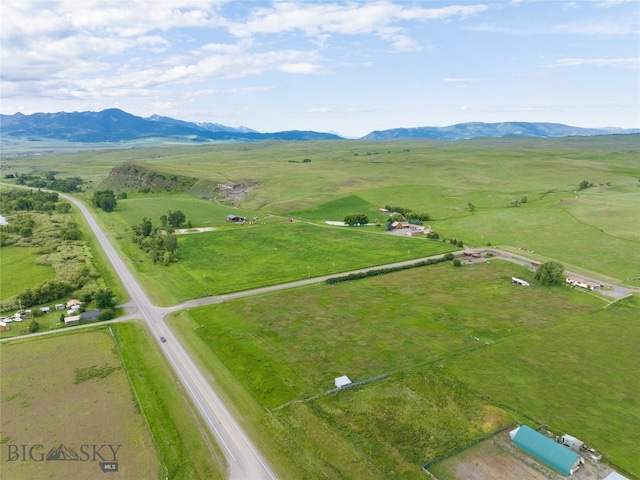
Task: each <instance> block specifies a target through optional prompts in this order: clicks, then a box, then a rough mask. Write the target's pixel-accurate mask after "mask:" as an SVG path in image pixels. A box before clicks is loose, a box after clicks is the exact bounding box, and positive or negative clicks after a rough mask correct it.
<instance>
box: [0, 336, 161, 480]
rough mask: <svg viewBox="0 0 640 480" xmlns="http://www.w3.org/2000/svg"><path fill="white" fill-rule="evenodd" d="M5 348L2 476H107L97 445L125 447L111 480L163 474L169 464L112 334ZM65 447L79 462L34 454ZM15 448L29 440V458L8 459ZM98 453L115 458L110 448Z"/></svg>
mask: <svg viewBox="0 0 640 480" xmlns="http://www.w3.org/2000/svg"><path fill="white" fill-rule="evenodd" d="M0 349H1V350H0V355H1V357H2V362H1V365H0V369H1V372H2V376H1V379H0V385H1V387H2V388H1V395H2V399H1V400H2V428H1V434H0V435H1V437H2V442H1V443H2V459H1V460H0V461H1V462H2V463H1V464H0V471H1V472H2V478H7V479H16V480H17V479H24V480H36V479H45V478H47V479H48V478H65V479H78V480H79V479H87V478H101V477H102V476H103V475H104V474H103V473H102V470H101V468H100V465H99V462H101V461H103V460H102V459H101V458H100V457H98V456H94V455H93V451H94V450H93V447H92V446H93V445H98V448H99V446H100V445H112V446H113V448H118V445H120V447H119V449H118V450H117V454H116V458H117V462H118V471H117V472H111V473H109V474H108V476H109V478H113V479H125V480H129V479H132V478H145V479H155V478H159V477H160V475H161V473H162V470H163V469H162V468H161V465H160V462H159V460H158V457H157V453H156V449H155V447H154V445H153V441H152V439H151V435H150V433H149V430H148V427H147V426H146V424H145V421H144V418H143V417H142V416H141V415H140V413H139V411H138V410H137V407H136V404H135V401H134V400H133V397H132V394H131V390H130V388H129V384H128V382H127V378H126V376H125V372H124V370H123V368H122V363H121V361H120V358H119V356H118V355H117V353H116V352H115V350H114V342H113V339H112V338H111V337H110V336H109V335H108V333H107V332H106V331H102V332H82V333H75V334H73V335H57V336H54V337H50V336H49V337H47V338H45V337H42V338H34V339H30V340H28V341H20V342H14V343H10V344H3V345H2V346H1V347H0ZM60 444H64V446H65V447H67V448H69V449H73V450H74V451H75V452H76V453H77V454H78V455H79V456H80V461H34V460H31V458H30V457H29V451H30V448H31V446H32V445H42V447H41V448H40V447H37V448H36V449H35V450H33V453H34V458H35V459H38V458H42V455H47V453H49V451H50V450H51V449H53V448H57V447H58V446H59V445H60ZM10 445H18V446H20V447H18V448H19V449H18V452H19V453H20V454H21V453H22V447H21V445H27V447H26V449H27V450H26V451H27V455H28V458H27V461H22V457H20V460H19V461H18V460H16V461H9V453H8V452H9V450H8V449H9V448H10ZM82 445H89V447H82ZM83 451H84V452H89V453H90V455H89V456H87V457H85V456H84V455H83V454H82V453H83ZM98 452H99V454H100V455H101V456H102V457H103V458H104V459H105V460H107V461H112V460H113V454H112V451H111V450H110V449H109V447H104V448H102V449H101V450H98ZM83 459H84V460H86V461H83ZM94 460H95V461H94Z"/></svg>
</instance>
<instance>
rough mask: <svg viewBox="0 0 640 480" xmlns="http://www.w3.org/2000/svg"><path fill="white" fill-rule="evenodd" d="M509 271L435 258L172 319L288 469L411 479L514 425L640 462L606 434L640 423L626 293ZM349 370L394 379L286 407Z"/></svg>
mask: <svg viewBox="0 0 640 480" xmlns="http://www.w3.org/2000/svg"><path fill="white" fill-rule="evenodd" d="M512 275H518V276H524V277H527V278H531V277H532V274H531V272H529V271H528V270H527V269H525V268H523V267H517V266H514V265H511V264H508V263H505V262H500V261H492V262H491V263H490V264H486V263H485V264H477V265H471V266H465V267H463V268H462V269H455V268H453V267H451V266H450V265H437V266H430V267H424V268H419V269H414V270H409V271H404V272H399V273H394V274H389V275H384V276H381V277H375V278H372V279H367V280H360V281H355V282H348V283H346V284H338V285H333V286H326V285H316V286H311V287H304V288H298V289H295V290H292V291H287V292H282V293H277V294H269V295H261V296H259V297H255V298H252V299H243V300H236V301H232V302H227V303H223V304H219V305H212V306H209V307H203V308H198V309H190V310H189V311H188V312H183V313H181V314H179V315H177V316H176V317H174V319H173V320H172V323H173V325H174V327H175V330H176V331H177V332H178V334H180V335H183V336H184V338H185V340H186V342H187V344H188V345H189V346H190V348H191V349H192V350H193V351H194V353H195V354H196V356H197V358H198V359H199V361H200V362H201V363H202V364H203V365H205V366H206V367H207V368H210V369H211V370H212V373H213V376H214V377H215V378H216V383H217V384H218V385H219V386H221V387H222V388H224V389H225V395H226V396H227V397H228V398H229V399H230V401H231V403H233V404H234V405H236V408H238V409H239V411H240V412H241V414H242V415H243V417H244V418H245V419H246V420H247V422H249V424H250V425H251V427H252V429H253V430H254V432H256V435H258V436H262V441H263V442H265V445H264V447H263V448H264V449H266V451H268V452H271V453H270V455H272V456H273V457H272V463H273V464H276V465H281V466H282V468H285V466H288V467H287V468H288V470H286V471H288V472H289V474H290V475H291V474H292V473H291V472H296V473H298V472H307V471H311V470H306V469H307V468H310V469H317V470H314V471H320V472H324V473H323V475H325V476H326V477H327V478H343V477H344V478H414V473H415V478H418V477H419V476H420V475H421V473H419V466H420V465H422V463H421V462H425V461H428V460H431V459H433V458H435V457H436V456H438V455H441V454H443V453H446V452H447V451H448V450H451V449H453V448H456V447H458V446H460V445H462V444H464V443H466V442H468V441H470V440H471V439H473V438H477V437H479V436H481V435H483V434H484V433H487V432H489V431H492V430H494V429H496V428H498V427H499V426H502V425H505V424H507V423H509V422H511V421H513V419H519V420H520V421H522V420H526V421H528V422H539V423H547V424H548V425H550V427H551V428H554V429H558V430H563V429H567V431H569V432H570V433H571V434H573V435H575V436H578V437H579V438H583V437H584V438H583V440H585V441H588V443H589V444H591V445H594V446H596V448H600V449H601V450H602V451H603V452H605V454H606V455H607V458H608V459H610V460H611V461H614V462H616V463H617V464H619V465H620V466H622V467H623V468H626V469H627V470H629V471H631V472H633V471H635V469H636V468H637V466H636V463H635V462H636V460H635V458H634V455H633V452H634V448H633V445H635V444H636V443H637V439H636V438H635V437H634V436H633V435H631V436H630V437H629V441H625V442H616V438H617V435H626V434H625V433H624V432H625V428H626V426H628V425H629V422H632V423H634V424H635V423H636V422H637V421H638V419H639V418H640V415H639V414H638V403H637V399H636V398H635V397H634V396H633V394H632V392H633V391H635V390H637V388H638V386H639V385H638V382H637V378H636V376H635V371H636V370H637V368H636V367H637V366H638V365H637V360H636V359H635V358H632V357H633V356H632V355H629V353H628V352H630V351H633V350H632V346H631V345H630V344H629V343H630V342H633V338H635V337H634V335H635V334H634V333H633V330H632V333H631V334H630V335H629V336H628V337H625V338H622V336H620V335H619V333H618V332H619V331H620V329H621V325H626V324H628V323H629V322H631V317H633V315H637V308H636V306H635V303H634V302H635V300H633V301H631V302H629V301H627V300H624V301H621V302H619V303H618V304H614V305H612V306H610V307H606V305H607V302H606V301H604V300H602V299H600V298H598V297H595V296H592V295H588V294H586V293H585V292H582V291H578V290H574V289H570V288H567V287H563V286H561V287H555V288H548V287H541V286H535V285H534V286H533V287H530V288H521V287H517V286H514V285H512V284H511V283H510V278H511V276H512ZM620 313H622V314H621V315H619V314H620ZM636 323H637V322H636ZM604 325H606V327H605V326H604ZM625 328H626V327H625ZM633 328H635V326H634V327H633ZM594 329H597V332H598V333H596V332H595V330H594ZM547 340H548V341H547ZM596 346H597V348H596ZM503 350H504V353H502V354H497V353H493V352H503ZM520 351H522V355H520V353H519V352H520ZM516 352H518V353H516ZM511 355H513V356H514V357H517V358H518V360H517V361H515V360H514V359H511ZM612 359H613V361H612ZM542 365H546V368H541V366H542ZM598 366H602V368H600V369H598ZM508 372H512V373H508ZM443 373H444V374H446V375H445V376H443ZM480 373H482V374H480ZM345 374H346V375H348V376H349V378H351V380H352V381H358V380H363V379H367V378H371V377H374V376H377V375H382V374H390V376H389V377H387V378H385V379H384V380H378V381H375V382H373V383H369V384H366V385H363V386H361V387H357V388H356V389H353V390H347V391H344V392H341V393H340V394H338V395H333V396H328V397H322V396H321V397H318V398H315V399H314V400H308V401H305V402H303V403H295V402H297V401H300V400H305V399H311V398H314V397H315V396H317V395H322V394H323V393H324V392H325V391H327V390H329V389H331V388H333V379H334V378H335V377H337V376H340V375H345ZM458 382H461V383H458ZM483 382H486V384H485V383H483ZM435 385H440V386H441V387H439V388H441V394H438V391H440V390H439V389H435V390H434V386H435ZM523 389H524V390H525V391H524V392H522V391H521V390H523ZM497 391H499V392H500V394H497V393H496V392H497ZM604 392H611V399H610V400H608V398H609V396H606V397H605V396H604V395H605V394H604ZM614 392H615V393H614ZM438 395H440V396H438ZM434 396H435V397H434ZM603 397H604V398H603ZM616 400H618V401H619V403H616ZM292 401H293V402H294V403H292V404H289V405H288V406H287V405H286V404H287V402H292ZM261 407H262V413H260V412H261ZM278 407H280V408H278ZM264 408H268V409H272V413H271V414H269V415H266V416H265V414H264ZM274 409H275V410H274ZM552 412H553V413H552ZM625 425H626V426H625ZM616 432H617V433H616ZM403 435H405V436H404V437H403ZM631 437H633V438H631ZM267 438H268V439H269V440H268V441H267V440H265V439H267ZM614 443H615V445H614ZM305 465H307V467H305ZM413 468H417V469H418V470H417V471H415V472H414V470H412V469H413ZM285 477H286V475H285Z"/></svg>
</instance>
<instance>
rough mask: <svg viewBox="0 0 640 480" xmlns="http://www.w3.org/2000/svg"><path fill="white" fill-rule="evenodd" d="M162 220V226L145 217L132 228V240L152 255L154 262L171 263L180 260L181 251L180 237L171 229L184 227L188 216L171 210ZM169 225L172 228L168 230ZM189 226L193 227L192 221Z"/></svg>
mask: <svg viewBox="0 0 640 480" xmlns="http://www.w3.org/2000/svg"><path fill="white" fill-rule="evenodd" d="M160 221H161V222H162V226H158V225H156V226H154V225H153V223H152V222H151V219H149V218H147V217H144V218H143V219H142V223H140V224H139V225H135V226H134V227H133V228H132V231H133V238H132V240H133V241H134V242H135V243H137V244H138V245H140V248H142V249H143V250H144V251H145V252H147V253H148V254H149V255H150V256H151V261H152V262H153V263H157V262H162V263H163V264H164V265H169V264H170V263H171V262H177V261H178V257H179V253H180V252H179V249H178V238H177V237H176V236H175V235H174V234H173V233H172V231H170V230H171V229H175V228H180V227H182V226H183V225H184V223H185V222H186V217H185V215H184V213H182V212H181V211H180V210H177V211H175V212H174V211H171V210H169V213H168V214H167V215H162V217H160ZM169 226H170V227H171V229H168V230H167V227H169ZM188 226H189V228H190V227H191V221H189V222H188Z"/></svg>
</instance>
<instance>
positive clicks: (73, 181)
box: [4, 172, 84, 193]
mask: <svg viewBox="0 0 640 480" xmlns="http://www.w3.org/2000/svg"><path fill="white" fill-rule="evenodd" d="M4 178H7V179H13V178H15V179H16V184H18V185H26V186H28V187H33V188H48V189H50V190H57V191H59V192H65V193H73V192H81V191H82V185H83V184H84V180H82V179H81V178H80V177H70V178H56V176H55V172H46V173H45V174H44V177H42V176H40V175H33V174H28V173H23V174H22V175H20V174H18V173H15V174H13V173H9V174H7V175H5V176H4Z"/></svg>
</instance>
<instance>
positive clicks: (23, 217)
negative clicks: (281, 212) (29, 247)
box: [0, 213, 36, 246]
mask: <svg viewBox="0 0 640 480" xmlns="http://www.w3.org/2000/svg"><path fill="white" fill-rule="evenodd" d="M35 225H36V222H35V220H34V219H33V217H32V216H31V215H28V214H25V213H21V214H18V215H14V216H12V217H11V221H10V222H9V223H8V224H7V225H2V226H1V227H0V239H1V240H0V246H5V245H8V244H9V243H11V242H10V241H7V240H8V238H7V235H6V234H7V233H9V234H11V233H13V234H15V235H20V236H21V237H22V238H31V237H32V236H33V227H35Z"/></svg>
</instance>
